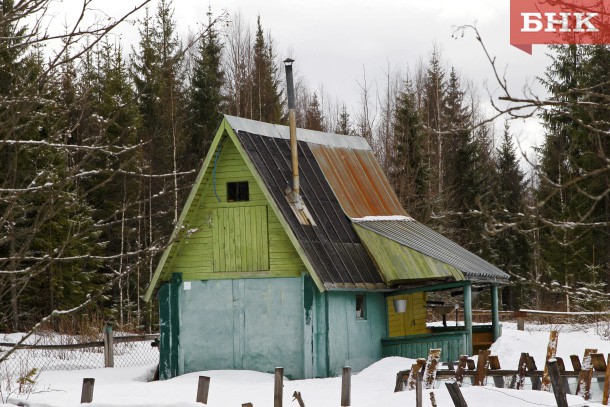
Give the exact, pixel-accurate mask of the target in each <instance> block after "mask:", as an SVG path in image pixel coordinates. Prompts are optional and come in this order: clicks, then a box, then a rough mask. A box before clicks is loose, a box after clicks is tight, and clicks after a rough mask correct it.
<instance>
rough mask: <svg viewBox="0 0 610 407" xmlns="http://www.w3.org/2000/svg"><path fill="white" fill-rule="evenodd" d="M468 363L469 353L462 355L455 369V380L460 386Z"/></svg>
mask: <svg viewBox="0 0 610 407" xmlns="http://www.w3.org/2000/svg"><path fill="white" fill-rule="evenodd" d="M467 364H468V355H462V356H460V360H459V362H458V367H457V369H456V370H455V382H456V383H457V385H458V386H460V387H461V386H462V381H463V380H464V373H465V372H466V367H467Z"/></svg>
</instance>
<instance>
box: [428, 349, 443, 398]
mask: <svg viewBox="0 0 610 407" xmlns="http://www.w3.org/2000/svg"><path fill="white" fill-rule="evenodd" d="M440 359H441V349H430V352H429V353H428V360H427V362H426V380H425V386H426V389H433V388H434V380H435V379H436V367H437V366H438V363H439V361H440Z"/></svg>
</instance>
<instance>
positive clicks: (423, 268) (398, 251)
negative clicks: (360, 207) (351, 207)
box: [354, 222, 464, 286]
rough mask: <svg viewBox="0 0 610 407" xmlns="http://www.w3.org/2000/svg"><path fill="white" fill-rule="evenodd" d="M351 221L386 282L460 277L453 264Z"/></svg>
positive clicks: (403, 282) (396, 282)
mask: <svg viewBox="0 0 610 407" xmlns="http://www.w3.org/2000/svg"><path fill="white" fill-rule="evenodd" d="M361 223H366V222H360V223H356V224H354V227H355V229H356V232H357V233H358V236H360V239H361V240H362V242H363V243H364V244H365V245H366V247H367V249H368V250H369V253H370V254H371V256H372V257H373V259H374V260H375V264H376V265H377V268H378V270H379V271H380V272H381V274H382V275H383V277H384V280H385V282H386V283H387V284H388V285H390V286H397V285H400V284H405V283H410V282H415V281H432V280H434V281H460V280H464V275H463V274H462V273H461V272H460V271H459V270H458V269H457V268H455V266H452V265H450V264H447V263H445V262H442V261H439V260H437V259H435V258H434V257H431V256H427V255H425V254H422V253H421V252H419V251H417V250H414V249H412V248H410V247H408V246H405V245H403V244H401V243H399V242H397V241H395V240H393V239H389V238H388V237H386V236H384V235H381V234H379V233H377V232H375V231H372V230H369V229H367V228H364V227H362V226H360V224H361Z"/></svg>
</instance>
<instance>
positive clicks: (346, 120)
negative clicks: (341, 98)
mask: <svg viewBox="0 0 610 407" xmlns="http://www.w3.org/2000/svg"><path fill="white" fill-rule="evenodd" d="M335 133H337V134H343V135H345V136H348V135H349V136H351V135H353V133H354V130H353V128H352V123H351V121H350V117H349V113H348V112H347V107H346V106H345V103H343V104H342V105H341V111H340V113H339V119H338V122H337V126H336V128H335Z"/></svg>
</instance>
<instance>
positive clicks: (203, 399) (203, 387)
mask: <svg viewBox="0 0 610 407" xmlns="http://www.w3.org/2000/svg"><path fill="white" fill-rule="evenodd" d="M209 392H210V378H209V377H207V376H199V383H198V384H197V399H196V400H195V402H196V403H203V404H208V394H209Z"/></svg>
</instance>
